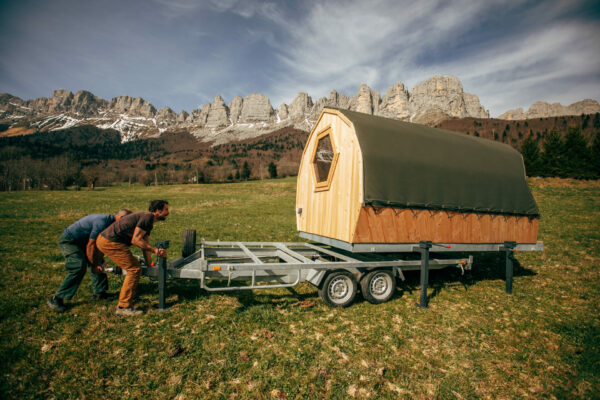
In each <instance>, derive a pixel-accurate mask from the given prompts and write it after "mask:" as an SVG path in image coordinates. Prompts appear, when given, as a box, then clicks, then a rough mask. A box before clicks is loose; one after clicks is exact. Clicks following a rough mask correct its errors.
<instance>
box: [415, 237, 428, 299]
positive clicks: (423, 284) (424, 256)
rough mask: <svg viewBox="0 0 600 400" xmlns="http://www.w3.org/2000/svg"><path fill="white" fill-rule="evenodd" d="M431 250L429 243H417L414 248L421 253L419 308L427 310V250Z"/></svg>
mask: <svg viewBox="0 0 600 400" xmlns="http://www.w3.org/2000/svg"><path fill="white" fill-rule="evenodd" d="M430 248H431V242H430V241H421V242H419V247H415V249H418V251H419V252H421V298H420V300H419V304H418V307H419V308H427V286H428V285H429V249H430Z"/></svg>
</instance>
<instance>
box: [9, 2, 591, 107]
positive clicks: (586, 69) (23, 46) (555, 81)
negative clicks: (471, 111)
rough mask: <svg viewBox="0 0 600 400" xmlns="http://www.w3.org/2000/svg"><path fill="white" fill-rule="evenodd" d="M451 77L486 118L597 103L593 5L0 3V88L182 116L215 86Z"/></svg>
mask: <svg viewBox="0 0 600 400" xmlns="http://www.w3.org/2000/svg"><path fill="white" fill-rule="evenodd" d="M436 74H441V75H455V76H457V77H458V78H459V79H460V80H461V81H462V83H463V86H464V89H465V91H467V92H470V93H474V94H477V95H478V96H479V98H480V101H481V103H482V104H483V105H484V107H486V108H488V109H489V110H490V112H491V115H492V116H497V115H499V114H501V113H502V112H504V111H506V110H508V109H510V108H516V107H524V108H527V107H529V105H531V103H533V102H534V101H537V100H542V101H548V102H561V103H563V104H565V105H566V104H570V103H573V102H575V101H579V100H582V99H584V98H593V99H596V100H599V99H600V2H598V1H578V0H571V1H554V0H547V1H519V0H515V1H496V0H486V1H475V0H468V1H467V0H446V1H444V0H420V1H414V0H411V1H403V0H396V1H394V0H389V1H388V0H381V1H368V0H361V1H327V0H321V1H310V0H306V1H276V2H267V1H255V0H242V1H238V0H220V1H216V0H215V1H208V0H207V1H193V0H172V1H169V0H127V1H115V0H106V1H85V0H78V1H76V0H52V1H40V0H18V1H10V0H9V1H7V0H4V1H1V2H0V92H7V93H11V94H13V95H15V96H18V97H21V98H23V99H31V98H37V97H41V96H44V97H49V96H51V95H52V92H53V90H54V89H58V88H61V89H69V90H71V91H73V92H75V91H77V90H80V89H86V90H89V91H91V92H93V93H94V94H96V95H97V96H100V97H103V98H105V99H110V98H112V97H115V96H119V95H129V96H134V97H137V96H141V97H143V98H145V99H146V100H148V101H150V102H151V103H152V104H154V106H155V107H157V108H161V107H163V106H165V105H167V106H169V107H171V108H173V109H174V110H175V111H176V112H179V111H180V110H181V109H185V110H187V111H188V112H189V111H191V110H192V109H196V108H199V107H201V105H202V104H205V103H209V102H211V101H212V99H213V98H214V96H215V95H216V94H220V95H221V96H222V97H223V98H224V99H225V101H226V102H230V101H231V100H232V99H233V97H234V96H236V95H241V96H242V97H244V96H247V95H249V94H250V93H263V94H265V95H266V96H268V97H269V98H270V99H271V103H272V104H273V106H274V107H275V108H277V107H279V105H280V104H281V103H288V104H289V103H290V102H291V101H292V100H293V99H294V97H295V96H296V94H297V93H298V92H300V91H304V92H307V93H308V94H310V95H311V96H312V97H313V100H316V99H317V98H318V97H321V96H327V95H328V94H329V91H330V90H332V89H335V90H337V91H338V92H341V93H344V94H346V95H348V96H353V95H355V94H356V92H357V91H358V87H359V86H360V84H361V83H366V84H368V85H369V86H370V87H371V88H372V89H374V90H379V91H380V92H381V94H382V95H383V93H384V92H385V91H386V90H387V88H389V87H390V86H391V85H392V84H393V83H395V82H398V81H402V82H404V84H405V85H406V86H407V87H408V88H409V90H410V89H412V87H413V86H414V85H415V84H417V83H419V82H421V81H423V80H425V79H428V78H429V77H431V76H433V75H436Z"/></svg>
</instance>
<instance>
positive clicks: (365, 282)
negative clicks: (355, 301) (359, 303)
mask: <svg viewBox="0 0 600 400" xmlns="http://www.w3.org/2000/svg"><path fill="white" fill-rule="evenodd" d="M360 289H361V291H362V295H363V297H364V298H365V300H367V301H368V302H369V303H371V304H380V303H385V302H386V301H388V300H389V299H391V298H392V296H393V295H394V292H395V291H396V280H395V279H394V276H393V275H392V271H388V270H385V269H383V270H375V271H371V272H369V273H368V274H366V275H365V276H364V277H363V278H362V279H361V281H360Z"/></svg>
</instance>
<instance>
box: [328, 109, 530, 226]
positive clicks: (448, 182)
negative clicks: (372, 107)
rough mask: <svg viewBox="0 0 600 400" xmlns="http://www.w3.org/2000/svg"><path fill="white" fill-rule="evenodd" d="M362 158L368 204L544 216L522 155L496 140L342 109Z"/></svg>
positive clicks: (366, 201) (365, 199)
mask: <svg viewBox="0 0 600 400" xmlns="http://www.w3.org/2000/svg"><path fill="white" fill-rule="evenodd" d="M338 111H340V112H341V113H342V114H343V115H344V116H346V117H347V118H348V119H349V120H350V121H351V122H352V124H353V125H354V129H355V131H356V136H357V137H358V141H359V145H360V149H361V152H362V157H363V176H364V204H365V205H366V206H374V207H398V208H415V209H423V208H425V209H433V210H448V211H457V212H481V213H495V214H508V215H524V216H529V217H539V211H538V207H537V204H536V203H535V200H534V198H533V196H532V195H531V192H530V190H529V187H528V186H527V182H526V180H525V168H524V165H523V158H522V157H521V154H520V153H519V152H518V151H516V150H515V149H513V148H512V147H510V146H508V145H505V144H502V143H497V142H494V141H492V140H487V139H481V138H476V137H471V136H468V135H465V134H461V133H456V132H451V131H446V130H442V129H436V128H430V127H427V126H422V125H418V124H413V123H409V122H403V121H398V120H394V119H389V118H383V117H375V116H372V115H368V114H363V113H358V112H353V111H348V110H338Z"/></svg>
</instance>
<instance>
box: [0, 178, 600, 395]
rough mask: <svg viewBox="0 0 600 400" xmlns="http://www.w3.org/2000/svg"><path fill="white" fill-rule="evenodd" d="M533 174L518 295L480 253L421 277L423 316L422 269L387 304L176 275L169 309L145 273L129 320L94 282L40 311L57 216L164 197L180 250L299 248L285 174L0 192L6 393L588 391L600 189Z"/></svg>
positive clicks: (594, 370) (58, 263)
mask: <svg viewBox="0 0 600 400" xmlns="http://www.w3.org/2000/svg"><path fill="white" fill-rule="evenodd" d="M530 183H531V187H532V190H533V193H534V196H535V198H536V200H537V201H538V204H539V206H540V209H541V213H542V215H543V219H542V220H541V224H540V236H539V238H540V240H543V241H544V242H545V249H546V250H545V251H544V252H543V253H542V254H540V253H522V254H517V258H518V260H519V263H520V265H519V266H518V267H517V269H516V271H515V282H514V294H513V295H511V296H509V295H506V294H505V293H504V282H503V268H504V264H503V260H502V258H501V257H499V256H493V255H492V256H490V255H488V256H479V255H476V256H475V265H474V270H473V272H472V273H470V274H467V275H465V276H461V275H460V272H459V271H457V270H456V269H446V270H442V271H433V272H431V277H430V279H431V292H430V294H431V295H432V299H431V301H430V308H429V309H428V310H422V309H419V308H417V307H415V304H416V303H417V302H418V295H419V292H418V291H419V276H418V273H411V274H407V281H406V282H405V283H403V284H401V285H399V287H398V290H397V293H396V296H395V297H394V298H393V299H392V300H391V301H390V302H388V303H385V304H381V305H377V306H374V305H371V304H369V303H367V302H365V301H362V300H358V301H357V303H356V304H354V305H353V306H352V307H350V308H347V309H331V308H328V307H326V306H325V305H324V304H323V303H322V302H321V301H320V300H319V298H318V296H317V292H316V289H315V288H313V287H312V286H310V285H308V284H303V285H300V286H298V287H296V288H294V290H285V289H278V290H269V291H254V292H235V293H229V294H212V295H208V294H206V293H203V292H202V291H201V290H199V288H198V283H197V282H196V281H186V280H176V281H169V283H168V289H167V290H168V294H169V297H168V298H167V301H168V302H169V303H170V304H171V305H172V308H171V311H169V312H167V313H162V312H159V311H156V310H155V309H154V307H155V306H156V304H157V296H156V293H157V287H156V283H155V282H154V281H151V280H149V279H148V278H142V280H141V284H140V302H139V307H141V308H142V309H144V310H146V313H145V314H144V315H143V316H141V317H137V318H130V319H127V318H119V317H117V316H115V315H114V308H115V306H116V301H111V302H108V303H100V304H98V303H93V302H92V301H90V300H89V298H90V294H91V293H90V279H89V277H87V276H86V277H85V278H84V282H83V284H82V286H81V287H80V289H79V292H78V293H77V295H76V297H75V299H74V301H73V307H72V309H71V310H70V312H68V313H65V314H56V313H54V312H53V311H51V310H49V309H48V307H47V306H46V305H45V300H46V298H47V297H48V296H50V295H51V294H52V293H53V292H54V291H55V290H56V289H57V287H58V285H59V284H60V282H61V280H62V278H63V277H64V264H63V258H62V256H61V254H60V252H59V250H58V248H57V246H56V240H57V238H58V236H59V235H60V233H61V232H62V230H63V229H64V228H65V227H66V226H67V225H69V224H70V223H72V222H73V221H75V220H76V219H78V218H79V217H82V216H84V215H86V214H90V213H111V212H115V211H116V210H118V209H119V208H121V207H124V206H126V207H129V208H132V209H135V210H142V209H145V208H146V207H147V203H148V200H150V199H154V198H165V199H167V200H169V202H170V208H171V210H172V211H171V215H170V216H169V218H168V219H167V221H165V222H161V223H157V224H156V226H155V230H154V231H153V232H152V241H153V242H154V241H155V240H157V239H168V240H170V241H171V249H170V254H171V255H172V256H173V257H174V256H175V255H176V254H178V253H179V252H180V249H181V233H182V231H183V230H184V229H186V228H194V229H196V230H197V231H198V236H199V237H204V238H206V239H208V240H217V239H220V240H241V241H250V240H252V241H296V240H298V236H297V233H296V229H295V215H294V200H295V180H294V179H284V180H272V181H263V182H247V183H238V184H222V185H197V186H192V185H180V186H162V187H141V186H134V187H132V188H128V187H127V186H124V187H115V188H107V189H98V190H95V191H93V192H92V191H80V192H74V191H64V192H16V193H15V192H13V193H0V202H1V204H2V206H3V207H2V211H0V254H1V255H2V260H1V261H2V262H1V263H0V275H1V278H2V279H0V293H1V296H0V330H1V337H0V397H1V398H19V399H21V398H61V399H62V398H138V399H154V398H156V399H163V398H164V399H167V398H169V399H170V398H177V399H193V398H223V399H225V398H242V399H246V398H267V399H268V398H275V399H283V398H288V399H292V398H305V399H314V398H338V399H342V398H351V397H356V398H389V399H395V398H435V397H437V398H443V399H452V398H456V399H463V398H527V397H529V398H553V397H556V398H582V399H584V398H586V399H587V398H594V397H595V398H598V397H599V393H600V378H599V372H600V350H599V346H600V319H599V317H598V312H599V309H600V307H599V305H600V304H599V300H598V299H599V298H600V290H599V289H600V284H599V282H600V274H599V272H598V268H599V267H600V265H599V264H600V263H599V261H600V256H599V250H600V230H599V229H598V226H600V184H599V183H598V182H597V181H596V182H576V181H569V180H535V181H531V182H530ZM109 279H110V285H111V290H113V291H116V290H118V289H119V287H120V284H121V282H122V280H121V278H120V277H115V276H110V277H109ZM175 353H177V354H175Z"/></svg>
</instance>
